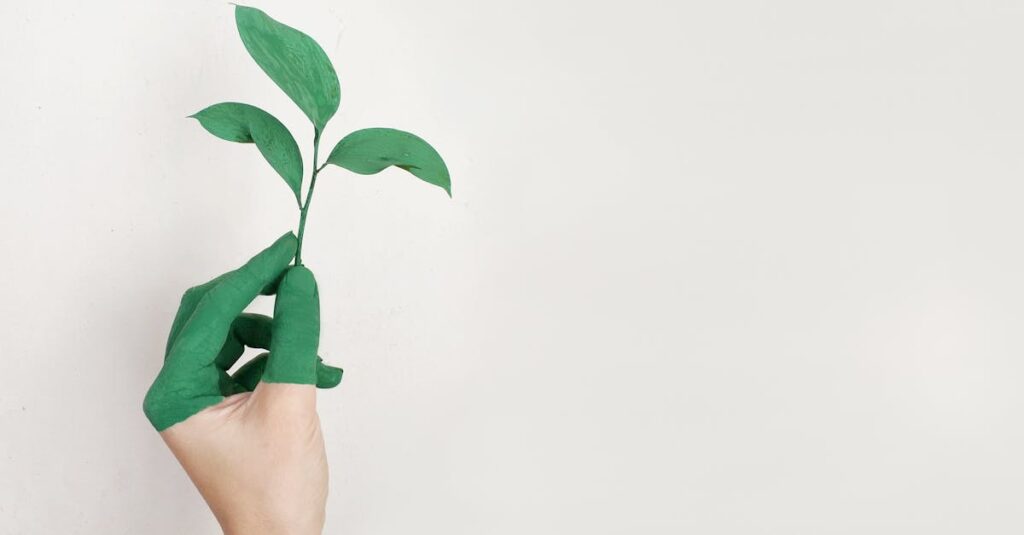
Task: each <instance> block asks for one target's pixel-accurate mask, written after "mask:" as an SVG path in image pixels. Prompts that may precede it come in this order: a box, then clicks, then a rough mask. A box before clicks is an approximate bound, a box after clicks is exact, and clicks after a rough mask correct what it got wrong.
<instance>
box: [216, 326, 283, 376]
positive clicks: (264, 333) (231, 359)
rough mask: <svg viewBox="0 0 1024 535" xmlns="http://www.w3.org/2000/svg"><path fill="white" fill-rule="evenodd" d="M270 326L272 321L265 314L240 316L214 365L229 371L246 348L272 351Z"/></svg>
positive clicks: (229, 332)
mask: <svg viewBox="0 0 1024 535" xmlns="http://www.w3.org/2000/svg"><path fill="white" fill-rule="evenodd" d="M270 325H271V319H270V318H269V317H267V316H264V315H263V314H250V313H244V314H240V315H239V316H238V317H237V318H235V321H233V322H232V323H231V329H230V330H229V331H228V338H227V340H225V341H224V346H223V347H222V348H221V350H220V353H219V354H217V358H216V359H214V365H216V366H217V368H219V369H221V370H224V371H228V370H229V369H231V367H232V366H234V365H235V363H236V362H238V359H239V358H241V357H242V354H243V353H244V352H245V348H246V346H248V347H256V348H259V349H270Z"/></svg>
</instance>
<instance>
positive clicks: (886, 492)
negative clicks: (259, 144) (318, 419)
mask: <svg viewBox="0 0 1024 535" xmlns="http://www.w3.org/2000/svg"><path fill="white" fill-rule="evenodd" d="M259 7H262V8H264V9H266V10H267V11H268V12H269V13H270V14H271V15H273V16H275V17H277V18H279V19H280V20H282V21H284V22H286V23H288V24H291V25H293V26H296V27H298V28H301V29H303V30H304V31H306V32H307V33H309V34H311V35H312V36H314V37H315V38H316V39H317V40H318V41H320V42H321V43H322V44H323V45H324V47H325V49H326V50H327V52H328V54H329V55H330V57H331V58H332V59H333V60H334V62H335V64H336V66H337V68H338V71H339V73H340V78H341V83H342V105H341V111H340V112H339V114H338V116H337V118H336V119H335V121H334V123H332V125H331V126H330V127H329V128H328V131H327V133H326V134H325V144H326V145H328V146H330V145H331V144H333V142H334V141H335V140H336V139H338V138H339V137H340V136H341V135H343V134H344V133H347V132H348V131H350V130H352V129H356V128H361V127H366V126H394V127H399V128H403V129H407V130H411V131H414V132H417V133H419V134H421V135H422V136H424V137H425V138H427V139H429V140H430V141H431V142H432V143H433V144H434V145H435V146H436V147H437V148H438V149H439V150H440V151H441V152H442V154H444V156H445V157H446V159H447V161H448V164H449V166H450V168H451V170H452V176H453V180H454V193H455V197H454V200H448V199H447V198H446V197H445V196H444V195H443V193H441V191H440V190H438V189H436V188H432V187H428V186H426V185H424V184H421V183H419V182H417V181H415V180H414V179H412V178H411V177H408V176H407V175H404V174H403V173H401V172H399V171H390V172H387V173H384V174H382V175H378V176H374V177H362V176H355V175H350V174H347V173H346V172H344V171H342V170H339V169H331V170H328V171H326V172H325V174H324V175H323V177H322V178H321V181H320V184H321V185H320V186H319V187H318V188H317V198H316V202H315V203H314V205H313V207H312V211H311V215H310V223H309V224H310V227H309V232H308V234H307V251H306V255H305V256H306V259H307V262H308V264H309V265H310V266H311V267H312V268H313V269H314V270H315V272H316V273H317V274H318V276H319V279H320V284H321V298H322V302H323V319H324V324H323V331H324V335H323V340H322V344H321V346H322V352H323V354H324V355H325V356H326V357H327V359H328V360H330V361H332V362H335V363H339V364H340V365H342V366H344V367H345V369H346V377H345V380H344V382H343V384H342V386H341V388H340V389H339V390H337V391H333V392H327V393H323V394H322V395H321V397H320V403H321V408H322V409H321V414H322V418H323V423H324V427H325V433H326V438H327V448H328V454H329V456H330V460H331V467H332V475H331V488H332V496H331V500H330V504H329V515H328V529H327V532H328V533H344V534H353V535H354V534H371V533H372V534H408V533H437V534H522V533H530V534H534V535H543V534H582V533H586V534H594V535H598V534H625V533H630V534H633V533H642V534H652V535H654V534H679V533H701V534H751V533H772V534H776V533H787V534H815V535H817V534H823V533H828V534H863V533H895V534H907V533H927V534H937V533H985V534H1003V533H1006V534H1009V533H1020V532H1021V531H1022V530H1024V519H1022V517H1021V510H1020V503H1021V499H1022V498H1024V496H1022V488H1024V462H1022V461H1021V458H1020V457H1021V451H1022V449H1024V427H1022V425H1021V415H1022V413H1024V410H1022V409H1024V393H1022V390H1021V388H1020V385H1021V383H1022V380H1024V361H1022V358H1021V356H1022V355H1024V340H1022V338H1024V337H1022V334H1021V333H1022V329H1021V325H1022V322H1024V306H1022V303H1024V278H1022V276H1021V274H1022V273H1024V254H1022V250H1024V244H1022V239H1021V229H1022V228H1024V213H1022V211H1021V210H1020V209H1019V205H1020V203H1021V199H1022V197H1024V97H1022V96H1024V75H1022V67H1021V65H1022V54H1024V32H1022V31H1021V28H1024V7H1022V4H1021V3H1020V2H1015V1H1001V2H999V1H994V2H981V1H976V0H971V1H961V2H950V1H941V0H939V1H936V0H921V1H896V2H890V1H885V2H875V1H869V2H812V1H803V2H801V1H792V0H789V1H781V2H780V1H772V2H759V1H753V0H744V1H727V2H679V1H664V2H656V1H651V0H634V1H630V2H601V1H598V2H584V1H574V0H544V1H532V0H528V1H520V2H493V1H474V2H470V1H466V0H438V1H432V2H420V1H415V0H394V1H389V2H353V1H337V2H327V1H309V2H295V1H284V0H279V1H264V2H260V3H259ZM233 24H234V23H233V19H232V13H231V8H230V6H229V5H227V4H226V3H224V2H214V1H178V2H129V1H116V2H115V1H108V2H72V1H64V2H29V1H20V2H4V3H3V4H2V6H0V28H2V31H0V65H2V69H3V70H2V73H3V74H2V75H0V76H2V78H0V95H2V97H3V103H4V106H3V110H2V120H0V146H2V158H0V176H2V179H3V190H2V193H0V225H2V228H3V232H2V234H0V251H3V256H2V266H3V267H2V268H0V274H2V276H0V319H2V321H0V533H4V534H8V533H10V534H19V535H20V534H26V533H86V534H101V533H102V534H112V533H125V534H127V533H146V534H157V535H159V534H180V533H214V532H216V527H215V524H214V522H213V519H212V516H211V515H210V514H209V513H208V512H207V511H206V510H205V506H204V505H203V503H202V502H201V500H200V498H199V497H198V494H197V493H196V492H195V491H194V490H193V488H192V486H191V484H190V483H189V481H188V480H187V479H186V477H185V476H184V474H183V473H182V471H181V470H180V469H179V468H178V466H177V465H176V463H175V461H174V459H173V458H172V457H171V455H170V453H169V452H168V451H167V450H166V449H165V448H164V447H163V444H162V443H161V441H160V439H159V438H158V436H157V434H156V433H155V432H153V431H152V429H151V428H150V427H149V425H148V423H147V422H146V421H145V419H144V418H143V416H142V413H141V410H140V404H141V400H142V396H143V393H144V392H145V390H146V388H147V387H148V384H149V381H150V380H151V379H152V377H153V376H154V375H155V374H156V372H157V369H158V368H159V366H160V359H161V351H162V346H163V343H164V336H165V334H166V331H167V329H168V327H169V324H170V320H171V317H172V315H173V313H174V310H175V308H176V305H177V301H178V298H179V296H180V294H181V292H182V291H183V290H184V289H185V288H186V287H188V286H190V285H193V284H196V283H198V282H202V281H203V280H205V279H208V278H210V277H212V276H214V275H216V274H219V273H221V272H223V271H226V270H228V269H230V268H232V267H234V266H235V265H237V264H239V263H240V262H242V261H243V260H245V259H246V258H248V257H249V256H250V255H251V254H253V253H254V252H255V251H257V250H258V249H260V248H262V247H263V246H265V245H266V244H268V243H270V242H271V241H272V240H273V239H274V238H275V237H277V236H278V235H280V234H281V233H282V232H284V231H285V230H287V229H289V228H294V225H295V223H296V214H295V210H294V205H293V201H292V200H291V198H290V196H289V193H288V191H287V188H286V187H285V186H284V185H283V183H281V181H280V180H279V179H278V178H277V177H276V176H275V175H274V174H273V172H272V171H271V170H270V169H269V167H268V166H266V164H265V163H264V162H263V161H262V160H261V158H260V157H259V155H258V153H257V151H256V150H255V149H254V148H253V147H251V146H244V145H234V144H230V143H226V142H223V141H220V140H217V139H215V138H213V137H212V136H210V135H208V134H207V133H206V132H204V131H203V130H202V129H201V128H200V127H199V126H198V125H197V124H195V123H194V122H193V121H191V120H187V119H185V116H186V115H188V114H191V113H193V112H195V111H197V110H198V109H200V108H202V107H205V106H207V105H209V104H212V103H214V102H219V101H224V100H237V101H243V102H250V103H253V104H256V105H259V106H261V107H264V108H266V109H268V110H269V111H271V112H272V113H274V114H275V115H277V116H278V117H280V118H281V119H282V120H283V121H284V122H285V123H286V124H287V125H288V126H289V127H290V128H292V129H293V131H296V132H298V133H300V134H301V135H300V136H299V139H300V141H301V142H302V146H303V149H304V150H306V149H305V147H306V145H308V140H307V138H308V137H309V135H308V134H309V132H307V130H308V127H307V124H306V123H305V121H304V118H303V116H302V115H301V114H300V112H299V111H298V110H297V109H296V108H295V107H294V106H293V105H292V104H291V103H290V101H289V100H288V99H287V97H285V96H284V95H283V94H282V93H281V92H280V91H279V90H278V89H277V88H276V87H274V86H273V84H272V83H271V82H270V81H269V80H267V79H266V78H265V77H264V75H263V74H262V72H260V70H259V69H258V68H257V67H256V66H255V64H254V63H252V61H251V60H250V59H249V58H248V56H247V55H246V53H245V51H244V49H243V47H242V45H241V43H240V41H239V40H238V37H237V34H236V33H235V30H234V25H233ZM269 308H270V303H268V302H261V303H259V304H258V305H257V309H260V310H269Z"/></svg>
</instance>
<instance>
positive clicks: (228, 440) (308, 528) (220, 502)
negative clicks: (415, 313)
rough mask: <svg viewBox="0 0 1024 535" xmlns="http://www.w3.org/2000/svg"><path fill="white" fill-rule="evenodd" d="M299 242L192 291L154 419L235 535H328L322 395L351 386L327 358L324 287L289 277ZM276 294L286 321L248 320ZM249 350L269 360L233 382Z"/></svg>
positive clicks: (149, 412)
mask: <svg viewBox="0 0 1024 535" xmlns="http://www.w3.org/2000/svg"><path fill="white" fill-rule="evenodd" d="M295 246H296V239H295V236H293V235H292V234H291V233H288V234H286V235H284V236H282V237H281V238H280V239H278V240H277V241H276V242H274V244H273V245H271V246H270V247H269V248H267V249H265V250H264V251H262V252H261V253H259V254H258V255H256V256H255V257H253V259H252V260H250V261H249V262H248V263H246V264H245V265H244V266H242V267H241V268H239V269H237V270H235V271H232V272H230V273H226V274H224V275H222V276H220V277H217V278H216V279H213V280H212V281H210V282H208V283H206V284H203V285H200V286H197V287H195V288H191V289H189V290H188V291H187V292H185V295H184V297H182V299H181V307H180V308H179V309H178V313H177V316H176V317H175V318H174V323H173V324H172V326H171V334H170V337H169V338H168V341H167V351H166V354H165V358H164V366H163V368H162V369H161V370H160V374H159V375H158V376H157V378H156V380H155V381H154V382H153V386H151V387H150V389H149V392H148V393H147V394H146V399H145V402H144V403H143V410H144V411H145V413H146V416H147V417H148V418H149V420H150V422H152V424H153V426H154V427H156V429H157V430H158V431H160V436H161V437H163V439H164V442H166V443H167V445H168V447H170V449H171V451H172V452H173V453H174V455H175V457H177V458H178V461H179V462H180V463H181V465H182V467H183V468H184V469H185V472H187V473H188V476H189V477H190V478H191V479H192V481H193V483H195V485H196V487H197V488H198V489H199V492H200V493H201V494H202V496H203V498H204V499H205V500H206V502H207V503H208V504H209V505H210V509H211V510H212V511H213V513H214V515H215V516H216V517H217V520H218V522H220V524H221V527H222V528H223V529H224V532H225V533H227V534H234V533H245V534H264V533H267V534H269V533H288V534H293V533H296V534H297V533H303V534H304V533H320V532H321V530H322V528H323V522H324V510H325V506H326V500H327V458H326V455H325V453H324V443H323V437H322V435H321V434H320V419H319V417H318V416H317V412H316V389H315V388H314V386H313V385H316V386H319V387H324V388H330V387H333V386H336V385H337V384H338V383H339V382H340V381H341V369H339V368H333V367H330V366H326V365H324V364H323V363H322V362H321V361H320V359H319V357H317V344H318V342H319V334H320V305H319V297H318V292H317V286H316V280H315V279H314V278H313V274H312V272H310V271H309V270H308V269H306V268H305V267H304V266H295V267H289V263H290V262H291V261H292V258H293V256H294V255H295ZM275 290H276V293H277V298H276V301H275V303H274V318H273V320H271V318H268V317H266V316H260V315H257V314H244V313H243V310H244V309H245V307H246V306H248V305H249V303H250V302H252V300H253V299H255V298H256V296H257V295H259V294H260V293H265V294H270V293H274V291H275ZM244 346H250V347H258V348H262V349H269V350H270V353H269V354H267V353H264V354H262V355H260V356H259V357H257V358H255V359H253V361H252V362H250V363H248V364H246V365H245V366H243V367H242V368H241V369H239V370H238V371H237V372H236V373H235V374H234V375H228V373H227V370H228V369H230V368H231V366H232V365H234V363H235V362H236V361H237V360H238V359H239V357H241V355H242V352H243V350H244Z"/></svg>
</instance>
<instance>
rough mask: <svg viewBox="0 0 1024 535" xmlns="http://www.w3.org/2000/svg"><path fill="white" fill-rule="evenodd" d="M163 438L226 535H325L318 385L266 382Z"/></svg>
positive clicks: (324, 463)
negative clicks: (317, 401) (317, 410)
mask: <svg viewBox="0 0 1024 535" xmlns="http://www.w3.org/2000/svg"><path fill="white" fill-rule="evenodd" d="M160 436H161V437H163V439H164V442H166V443H167V446H168V447H169V448H170V449H171V451H172V452H173V453H174V456H175V457H177V459H178V462H180V463H181V466H182V467H183V468H184V469H185V472H187V473H188V476H189V477H190V478H191V479H192V481H193V482H194V483H195V485H196V487H197V488H198V489H199V492H200V493H201V494H202V496H203V499H205V500H206V502H207V503H208V504H209V506H210V509H211V510H212V511H213V514H214V515H215V516H216V517H217V521H218V522H220V525H221V527H222V528H223V529H224V533H226V534H227V535H235V534H247V535H251V534H267V535H270V534H274V535H276V534H288V535H293V534H295V535H305V534H318V533H321V532H322V530H323V525H324V512H325V507H326V503H327V456H326V454H325V452H324V440H323V436H322V435H321V433H320V418H319V416H318V415H317V412H316V388H315V387H314V386H313V385H299V384H284V383H262V382H261V383H260V384H259V385H258V386H257V387H256V389H255V390H254V391H253V392H245V393H242V394H236V395H233V396H230V397H227V398H225V399H224V401H222V402H221V403H219V404H217V405H214V406H212V407H209V408H207V409H204V410H202V411H200V412H198V413H196V414H195V415H193V416H192V417H190V418H188V419H187V420H185V421H183V422H180V423H178V424H175V425H173V426H171V427H169V428H167V429H165V430H164V431H163V432H161V433H160Z"/></svg>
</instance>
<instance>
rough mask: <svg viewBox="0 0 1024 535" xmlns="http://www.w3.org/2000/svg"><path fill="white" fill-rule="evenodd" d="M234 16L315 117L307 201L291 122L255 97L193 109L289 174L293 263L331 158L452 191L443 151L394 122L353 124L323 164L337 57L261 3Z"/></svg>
mask: <svg viewBox="0 0 1024 535" xmlns="http://www.w3.org/2000/svg"><path fill="white" fill-rule="evenodd" d="M235 23H236V25H237V26H238V34H239V36H241V38H242V43H243V44H245V49H246V50H248V51H249V55H250V56H252V59H253V60H255V61H256V64H257V65H259V66H260V68H261V69H263V72H265V73H266V74H267V76H269V77H270V79H271V80H273V81H274V83H275V84H277V86H278V87H280V88H281V90H282V91H284V92H285V94H286V95H288V97H289V98H291V99H292V101H293V102H295V104H296V105H297V106H298V107H299V109H301V110H302V112H303V113H305V114H306V117H308V118H309V120H310V122H311V123H313V167H312V171H311V172H310V177H309V187H308V188H307V189H306V199H305V201H303V200H302V198H301V192H302V182H303V175H304V173H303V165H302V155H301V154H300V153H299V145H298V143H296V142H295V138H294V137H293V136H292V134H291V132H289V130H288V128H286V127H285V126H284V124H282V123H281V121H279V120H277V119H276V118H275V117H274V116H273V115H271V114H269V113H267V112H266V111H263V110H261V109H259V108H257V107H256V106H251V105H249V104H241V103H237V102H222V103H220V104H214V105H212V106H210V107H208V108H206V109H204V110H202V111H200V112H198V113H196V114H194V115H191V116H190V117H192V118H195V119H197V120H198V121H199V123H200V124H201V125H202V126H203V128H205V129H206V130H207V131H209V132H210V133H211V134H213V135H215V136H217V137H219V138H221V139H226V140H228V141H235V142H238V143H253V144H255V145H256V148H258V149H259V151H260V153H261V154H262V155H263V157H264V158H265V159H266V160H267V163H269V164H270V166H271V167H273V168H274V170H275V171H277V174H279V175H280V176H281V178H283V179H284V181H285V183H286V184H287V185H288V188H289V189H291V191H292V193H293V194H294V195H295V202H296V204H297V206H298V209H299V229H298V245H297V248H296V252H295V265H297V266H298V265H302V241H303V237H304V235H305V231H306V217H307V216H308V215H309V205H310V202H311V201H312V200H313V191H314V189H315V187H316V179H317V176H318V175H319V174H320V172H321V171H323V170H324V168H325V167H327V166H328V165H336V166H338V167H343V168H345V169H348V170H349V171H352V172H354V173H359V174H361V175H372V174H376V173H379V172H381V171H383V170H384V169H386V168H388V167H391V166H394V167H398V168H400V169H404V170H406V171H408V172H409V173H411V174H412V175H413V176H416V177H418V178H419V179H421V180H423V181H424V182H427V183H429V184H434V185H435V186H439V187H440V188H442V189H444V191H445V192H446V193H447V194H448V196H449V197H450V196H451V194H452V192H451V178H450V177H449V175H448V167H447V166H445V164H444V160H442V159H441V156H440V155H439V154H438V153H437V151H436V150H434V148H433V147H431V146H430V144H429V143H427V142H426V141H424V140H422V139H420V138H419V137H417V136H416V135H414V134H410V133H409V132H403V131H401V130H395V129H393V128H366V129H363V130H357V131H355V132H352V133H351V134H349V135H347V136H345V137H344V138H342V139H341V141H339V142H338V143H337V144H336V145H335V146H334V148H333V149H332V150H331V152H330V154H328V156H327V160H326V161H325V162H324V163H323V164H322V165H321V164H320V163H319V160H320V134H321V133H322V132H323V130H324V127H325V126H327V122H328V121H330V120H331V117H333V116H334V114H335V112H337V111H338V104H339V101H340V95H341V92H340V89H339V84H338V75H337V73H336V72H335V70H334V66H333V65H332V64H331V60H330V59H329V58H328V57H327V54H326V53H325V52H324V50H323V49H322V48H320V45H318V44H317V43H316V41H314V40H313V39H312V38H311V37H309V36H308V35H306V34H304V33H302V32H300V31H298V30H296V29H295V28H292V27H290V26H286V25H284V24H281V23H280V22H278V21H276V20H274V19H272V18H270V17H269V16H268V15H267V14H266V13H264V12H263V11H260V10H259V9H255V8H251V7H246V6H235Z"/></svg>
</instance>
